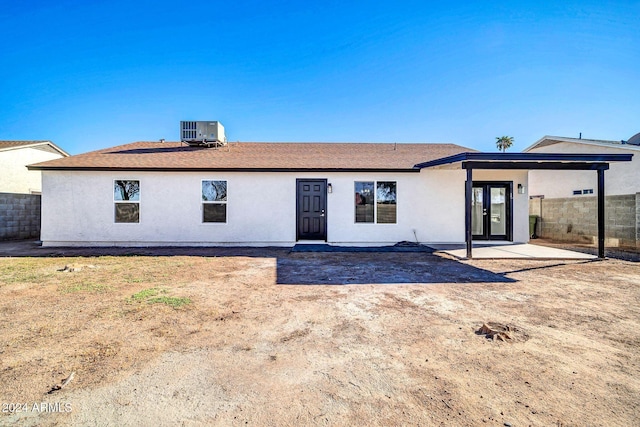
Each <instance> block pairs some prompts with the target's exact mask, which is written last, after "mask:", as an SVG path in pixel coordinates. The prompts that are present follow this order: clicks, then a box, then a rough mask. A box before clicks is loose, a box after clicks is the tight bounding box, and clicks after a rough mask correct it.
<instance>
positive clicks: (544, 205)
mask: <svg viewBox="0 0 640 427" xmlns="http://www.w3.org/2000/svg"><path fill="white" fill-rule="evenodd" d="M538 204H539V205H538ZM538 206H539V207H538ZM538 209H539V211H540V217H541V220H540V221H539V226H538V235H539V236H540V237H542V238H547V239H553V240H560V241H567V242H578V243H585V242H589V243H590V242H593V241H594V239H596V238H597V235H598V219H597V218H598V206H597V197H571V198H561V199H532V200H531V201H530V212H531V213H532V214H537V212H535V211H537V210H538ZM534 212H535V213H534ZM605 238H606V239H607V242H606V243H607V246H626V247H636V248H640V244H639V243H640V193H637V194H626V195H621V196H606V197H605Z"/></svg>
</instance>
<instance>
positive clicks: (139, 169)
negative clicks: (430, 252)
mask: <svg viewBox="0 0 640 427" xmlns="http://www.w3.org/2000/svg"><path fill="white" fill-rule="evenodd" d="M27 169H29V170H40V171H101V172H104V171H136V172H391V173H416V172H420V169H418V168H415V167H414V168H411V169H381V168H344V169H340V168H308V169H304V168H160V167H148V168H144V167H84V166H77V167H74V166H65V167H61V166H35V165H29V166H27Z"/></svg>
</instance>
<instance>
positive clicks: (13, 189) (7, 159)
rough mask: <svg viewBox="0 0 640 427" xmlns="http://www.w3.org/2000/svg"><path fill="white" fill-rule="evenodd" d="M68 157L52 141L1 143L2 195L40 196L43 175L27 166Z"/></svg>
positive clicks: (0, 191) (0, 178) (0, 188)
mask: <svg viewBox="0 0 640 427" xmlns="http://www.w3.org/2000/svg"><path fill="white" fill-rule="evenodd" d="M68 156H69V154H67V153H66V152H65V151H64V150H62V149H61V148H60V147H58V146H56V145H55V144H54V143H52V142H51V141H0V171H2V173H0V193H14V194H40V192H41V191H42V187H41V173H40V171H38V170H28V169H27V165H30V164H32V163H37V162H44V161H47V160H53V159H59V158H62V157H68Z"/></svg>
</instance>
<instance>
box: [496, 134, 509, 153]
mask: <svg viewBox="0 0 640 427" xmlns="http://www.w3.org/2000/svg"><path fill="white" fill-rule="evenodd" d="M512 145H513V137H512V136H498V137H496V147H498V150H500V151H502V152H503V153H504V152H505V151H506V150H507V148H510V147H511V146H512Z"/></svg>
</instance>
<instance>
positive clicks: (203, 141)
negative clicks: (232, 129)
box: [180, 121, 227, 147]
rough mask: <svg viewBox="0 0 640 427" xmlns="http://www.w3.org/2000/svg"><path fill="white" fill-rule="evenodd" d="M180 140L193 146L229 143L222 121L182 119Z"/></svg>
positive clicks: (215, 145)
mask: <svg viewBox="0 0 640 427" xmlns="http://www.w3.org/2000/svg"><path fill="white" fill-rule="evenodd" d="M180 141H181V142H186V143H187V144H189V145H190V146H193V147H219V146H221V145H225V144H226V143H227V138H226V137H225V135H224V126H222V123H220V122H215V121H181V122H180Z"/></svg>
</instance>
